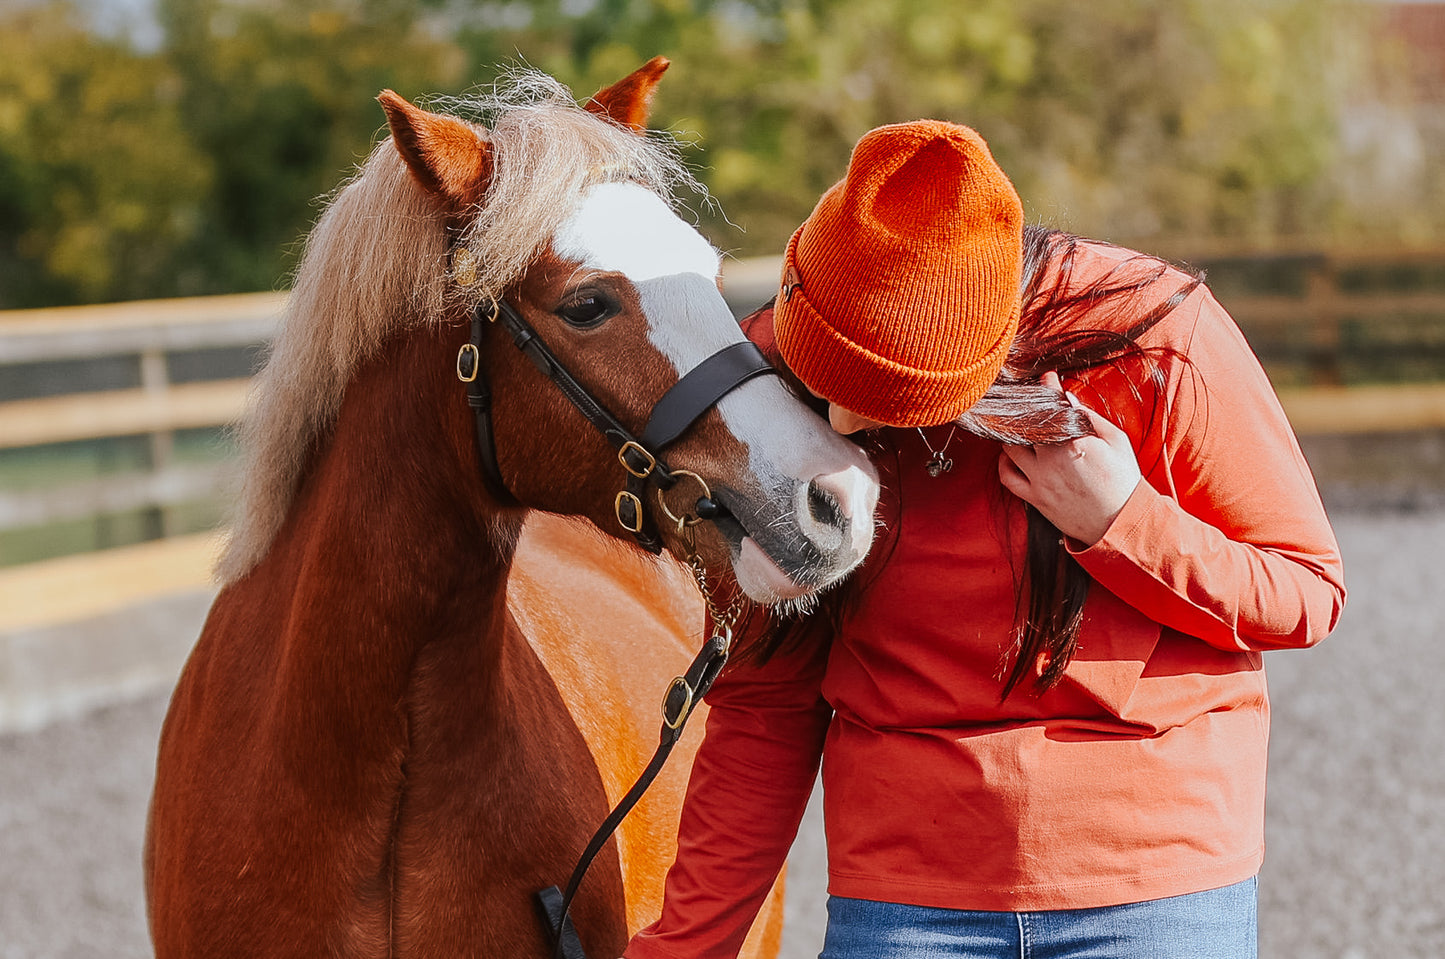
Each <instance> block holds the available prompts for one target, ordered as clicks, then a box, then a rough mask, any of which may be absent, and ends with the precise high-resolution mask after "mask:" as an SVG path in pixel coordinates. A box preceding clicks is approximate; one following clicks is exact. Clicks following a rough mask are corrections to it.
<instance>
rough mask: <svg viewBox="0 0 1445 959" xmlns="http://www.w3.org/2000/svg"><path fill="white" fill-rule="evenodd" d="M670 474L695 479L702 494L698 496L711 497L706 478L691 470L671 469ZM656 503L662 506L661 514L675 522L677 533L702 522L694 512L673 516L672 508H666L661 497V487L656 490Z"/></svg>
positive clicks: (665, 502) (702, 497)
mask: <svg viewBox="0 0 1445 959" xmlns="http://www.w3.org/2000/svg"><path fill="white" fill-rule="evenodd" d="M672 475H673V476H674V477H681V476H691V477H692V478H693V479H695V480H697V485H699V486H701V487H702V496H701V497H699V498H700V499H712V490H711V489H709V488H708V485H707V480H705V479H703V478H702V477H701V476H698V475H697V474H696V473H694V472H693V471H692V470H673V471H672ZM657 505H658V506H661V507H662V512H663V515H665V516H666V517H667V518H668V519H670V520H672V521H673V522H674V523H676V524H677V531H678V532H679V533H681V532H682V531H683V530H684V529H685V528H687V527H689V526H696V525H697V524H698V523H701V522H702V517H700V516H697V515H696V514H691V515H687V516H674V515H673V512H672V510H670V509H668V508H667V500H666V499H665V498H664V497H663V495H662V490H661V489H659V490H658V491H657Z"/></svg>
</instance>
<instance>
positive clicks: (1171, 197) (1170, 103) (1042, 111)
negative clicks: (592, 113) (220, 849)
mask: <svg viewBox="0 0 1445 959" xmlns="http://www.w3.org/2000/svg"><path fill="white" fill-rule="evenodd" d="M156 2H157V3H158V7H157V17H158V20H159V23H160V26H161V28H162V36H163V38H164V39H163V40H162V42H161V43H160V45H159V47H158V48H157V49H155V50H151V51H142V50H136V49H131V48H129V47H127V46H126V45H125V44H123V43H120V42H118V41H116V40H113V39H107V38H106V37H103V36H96V35H94V34H93V33H91V32H89V31H88V30H87V28H86V26H85V24H84V22H83V21H82V20H81V18H79V17H78V16H77V15H76V14H75V12H74V11H73V10H71V9H70V8H68V7H67V6H65V5H64V4H63V3H55V2H44V3H40V4H39V5H32V6H29V7H26V8H24V9H22V10H20V11H19V12H12V13H8V14H0V270H3V273H0V305H3V306H21V305H34V304H39V303H51V302H77V301H87V300H99V299H115V298H129V297H137V296H160V295H176V294H196V293H211V292H222V291H233V290H252V289H260V288H267V287H275V286H280V285H284V283H285V279H286V271H287V270H288V269H289V268H290V266H291V265H292V262H293V260H292V258H293V257H294V255H295V252H296V248H297V241H298V239H299V237H300V236H301V235H302V234H303V233H304V232H305V230H306V228H307V226H308V225H309V223H310V221H311V220H312V219H313V218H314V216H315V215H316V212H317V209H318V208H317V204H316V202H315V198H316V197H318V196H322V195H325V194H326V193H327V192H328V191H330V190H331V189H333V188H334V187H335V185H336V183H337V182H338V181H340V180H342V179H344V177H345V176H346V175H347V174H348V173H349V171H350V170H351V168H352V167H353V165H354V164H355V163H356V161H358V160H359V159H360V158H361V157H362V156H364V155H365V153H366V152H367V151H368V150H369V149H370V147H371V145H372V144H373V143H374V142H375V141H376V138H377V137H378V136H379V135H380V132H381V130H382V116H381V112H380V110H379V109H378V108H377V106H376V104H375V103H374V99H373V98H374V97H375V95H376V93H377V92H378V91H379V90H381V89H382V88H384V87H392V88H394V89H396V90H397V91H398V92H400V93H402V94H403V95H406V96H409V97H412V98H419V99H422V100H425V98H426V96H427V95H429V94H433V93H437V94H451V93H460V92H464V91H465V90H466V89H467V88H469V87H471V86H473V85H477V84H482V85H484V84H487V83H489V82H491V81H492V80H493V79H494V77H495V76H496V74H497V72H498V71H499V70H501V69H504V68H506V67H508V66H512V65H515V64H516V63H518V62H519V61H520V62H525V63H527V64H529V65H531V66H535V67H537V68H540V69H543V70H546V71H547V72H549V73H552V74H553V75H555V76H557V77H558V78H559V79H561V80H562V81H563V82H565V83H567V84H569V86H571V88H572V89H573V91H574V92H575V93H577V95H578V96H579V97H581V96H585V95H587V94H589V93H591V92H593V91H594V90H595V89H597V88H598V87H601V86H603V85H605V84H607V83H610V82H612V81H614V80H616V79H617V78H619V77H621V76H623V75H624V74H626V73H627V72H629V71H631V70H632V69H634V68H636V67H637V66H638V65H639V64H641V63H642V62H643V61H645V60H646V59H648V58H649V57H651V56H653V55H655V54H658V53H661V54H664V55H666V56H668V57H670V58H671V59H672V60H673V61H674V66H673V68H672V70H671V71H670V72H669V75H668V76H667V78H666V79H665V80H664V81H663V84H662V87H661V88H660V91H659V96H658V100H657V103H656V109H655V114H654V122H655V123H657V124H658V125H660V126H664V127H667V128H669V129H672V130H673V131H675V132H676V133H677V134H678V135H679V136H681V137H682V138H683V139H685V140H687V141H689V142H691V143H693V144H695V145H696V146H698V147H699V148H700V149H698V150H696V151H689V154H688V155H689V157H690V159H691V160H692V161H693V162H694V163H696V165H697V167H698V172H699V176H700V177H701V179H702V180H703V181H704V182H705V183H706V184H707V186H708V187H709V189H710V190H711V192H712V195H713V196H714V197H715V198H716V199H717V200H718V201H719V203H720V205H721V210H722V211H725V212H726V217H724V216H723V214H722V212H720V211H718V210H717V209H715V208H705V209H700V210H699V211H698V215H699V221H700V223H701V225H702V226H703V227H704V229H705V230H706V231H707V232H708V233H709V235H710V237H711V238H712V239H713V240H714V242H716V243H717V244H718V245H719V246H721V247H722V248H724V249H727V250H730V251H733V252H735V253H739V254H757V253H774V252H777V251H779V250H780V249H781V248H782V246H783V244H784V243H785V242H786V239H787V237H788V235H789V233H790V232H791V230H792V229H793V228H794V227H795V226H796V224H797V223H798V222H800V221H801V220H802V219H803V217H805V216H806V215H807V213H808V211H809V210H810V209H811V206H812V204H813V202H814V201H815V200H816V198H817V196H818V195H819V194H820V193H821V192H822V191H823V190H824V189H826V188H827V186H828V185H829V184H831V183H832V182H833V181H834V180H836V179H837V178H838V177H839V176H841V175H842V173H843V171H844V169H845V168H846V165H847V158H848V153H849V150H850V148H851V146H852V144H853V143H854V142H855V141H856V140H857V138H858V137H859V136H860V135H861V134H863V133H864V132H865V131H866V130H868V129H870V128H871V127H873V126H876V125H879V124H882V123H889V122H897V121H902V120H908V119H913V118H916V117H922V116H931V117H938V118H944V119H950V120H954V121H957V122H962V123H967V124H970V125H972V126H974V127H976V128H978V129H979V130H980V132H982V133H983V135H984V136H985V138H986V139H987V140H988V141H989V143H990V144H991V145H992V147H993V149H994V151H995V154H996V155H997V156H998V158H999V160H1000V162H1001V163H1002V165H1003V166H1004V168H1005V169H1006V170H1008V171H1009V173H1010V175H1011V176H1012V177H1013V178H1014V179H1015V181H1016V183H1017V185H1018V187H1019V191H1020V193H1021V194H1022V196H1023V197H1024V201H1025V206H1026V208H1027V209H1028V211H1029V213H1030V216H1031V217H1032V218H1033V219H1036V220H1042V221H1046V222H1052V223H1055V224H1057V225H1060V226H1064V227H1067V228H1070V229H1075V230H1078V231H1080V232H1084V233H1090V234H1093V235H1099V236H1107V237H1110V238H1114V239H1122V240H1127V241H1131V242H1143V241H1146V240H1147V239H1149V238H1163V239H1174V238H1180V237H1190V238H1199V237H1218V238H1226V239H1233V240H1246V241H1248V242H1250V243H1253V244H1260V243H1268V242H1271V241H1276V242H1277V241H1279V240H1280V239H1281V238H1289V237H1298V236H1311V237H1319V236H1323V235H1328V234H1338V233H1339V232H1340V231H1350V230H1355V231H1359V230H1375V231H1377V232H1378V231H1379V230H1380V229H1388V228H1389V226H1388V225H1386V226H1382V225H1381V224H1388V223H1391V222H1393V223H1394V224H1395V225H1396V226H1398V223H1399V222H1402V221H1400V220H1398V219H1397V220H1393V221H1391V220H1389V217H1387V216H1385V215H1384V214H1383V213H1382V212H1381V211H1378V210H1375V211H1371V210H1370V209H1369V204H1368V203H1356V208H1354V209H1346V208H1344V207H1343V206H1342V201H1341V199H1340V197H1341V193H1342V191H1341V190H1340V189H1339V185H1338V184H1337V183H1336V182H1335V181H1334V180H1333V179H1332V176H1333V175H1334V173H1335V171H1336V170H1337V169H1338V168H1339V167H1340V164H1341V158H1340V156H1339V152H1340V142H1341V137H1340V135H1339V130H1338V125H1339V122H1340V121H1339V117H1340V115H1341V110H1342V105H1344V104H1345V103H1346V102H1347V101H1349V100H1350V98H1351V97H1354V98H1355V99H1356V100H1358V93H1359V89H1360V86H1361V84H1362V83H1364V82H1365V80H1366V79H1367V78H1371V77H1372V76H1374V74H1372V73H1371V71H1372V70H1375V71H1378V68H1379V64H1378V63H1374V62H1372V61H1371V58H1370V54H1369V49H1368V48H1369V44H1370V41H1369V37H1370V36H1371V33H1370V30H1369V29H1368V23H1367V22H1366V20H1365V18H1366V17H1367V16H1368V14H1367V13H1366V12H1365V10H1364V8H1363V7H1362V6H1360V5H1358V4H1356V3H1350V2H1348V0H1093V2H1092V3H1090V4H1087V5H1081V4H1078V3H1077V2H1075V0H970V2H969V3H958V2H957V0H891V2H889V3H878V2H877V0H485V2H480V3H478V2H467V0H422V2H414V0H412V2H404V0H156ZM1417 199H1418V198H1417ZM1427 206H1428V204H1427ZM1414 207H1415V210H1416V213H1415V215H1416V219H1417V220H1419V214H1418V210H1419V207H1420V204H1419V203H1418V202H1417V203H1415V204H1414ZM1436 214H1438V211H1435V213H1432V214H1430V215H1436ZM1372 216H1373V217H1374V219H1373V220H1372V219H1371V217H1372ZM1442 219H1445V217H1440V216H1438V215H1436V219H1434V220H1431V219H1430V216H1429V215H1427V216H1426V217H1425V219H1424V220H1423V221H1421V222H1425V224H1426V227H1427V228H1438V227H1440V226H1442V225H1445V224H1442V223H1441V222H1438V221H1440V220H1442ZM1417 232H1418V231H1417Z"/></svg>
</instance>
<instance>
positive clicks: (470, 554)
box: [238, 327, 520, 703]
mask: <svg viewBox="0 0 1445 959" xmlns="http://www.w3.org/2000/svg"><path fill="white" fill-rule="evenodd" d="M459 339H460V333H459V332H458V331H456V330H449V329H446V328H434V327H423V328H422V329H420V330H418V331H416V332H415V333H413V334H411V335H409V336H406V337H401V338H397V339H393V340H392V341H390V342H388V343H387V344H385V345H384V346H383V347H382V348H381V350H380V351H379V353H378V355H376V356H375V357H373V358H372V359H371V360H370V361H368V362H367V363H365V364H363V366H362V367H361V368H360V369H359V370H358V372H357V375H356V377H355V378H354V380H353V382H352V383H351V384H350V385H349V386H348V387H347V391H346V395H345V397H344V399H343V401H342V404H341V409H340V412H339V414H338V416H337V419H336V422H335V426H334V428H333V430H332V431H331V434H330V435H329V436H328V437H326V438H325V439H324V440H323V441H322V442H321V444H320V445H319V448H318V449H317V450H316V451H315V452H314V454H313V456H312V461H311V463H310V464H309V466H308V468H307V470H306V472H305V474H304V476H303V479H302V481H301V484H300V488H299V489H298V491H297V494H296V497H295V500H294V501H293V503H292V505H291V510H290V513H289V515H288V518H287V520H286V522H285V524H284V525H283V527H282V529H281V530H280V532H279V534H278V535H277V537H276V540H275V541H274V542H273V544H272V547H271V549H270V551H269V553H268V554H267V556H266V557H265V558H264V559H263V560H262V562H261V563H260V564H259V565H258V567H257V569H256V570H255V571H254V572H253V574H252V575H251V576H248V577H247V578H246V579H247V580H254V581H257V582H258V583H263V584H265V585H264V586H262V587H261V588H262V589H263V590H264V593H265V595H268V596H270V597H273V599H271V600H270V602H272V603H276V604H279V605H281V606H283V607H287V608H286V609H284V610H277V611H276V612H275V614H276V615H278V616H279V617H280V618H279V620H278V622H277V623H276V626H277V628H278V629H279V630H280V631H281V632H282V634H283V635H282V640H281V641H282V643H283V646H284V647H285V650H286V654H287V655H290V656H296V657H300V658H301V659H306V658H309V657H311V656H318V657H324V658H326V659H327V660H328V662H326V663H324V664H317V665H322V666H324V667H325V668H324V669H323V670H322V671H321V673H320V675H323V676H325V675H330V676H336V675H337V673H338V671H339V670H344V671H346V673H347V676H346V679H347V681H348V682H350V683H351V684H352V687H351V688H352V689H353V690H355V691H358V692H359V691H360V690H361V689H365V688H367V687H375V688H373V690H372V691H373V692H374V693H376V694H377V695H379V696H380V697H381V698H382V699H383V700H385V701H389V702H391V703H395V702H396V701H397V700H396V699H395V698H393V697H394V696H395V695H397V694H398V693H400V692H401V691H402V688H403V687H404V685H405V683H406V682H407V677H408V674H409V672H410V670H411V668H412V666H413V665H414V663H415V662H416V659H417V657H418V655H419V653H420V651H421V649H422V647H424V646H425V645H426V644H428V643H430V642H433V641H435V640H436V639H437V638H439V637H443V636H446V635H450V634H454V633H456V632H457V631H459V630H461V629H463V627H462V626H461V625H459V623H458V620H459V618H464V617H466V616H470V615H472V613H473V611H485V615H487V616H495V617H501V616H504V615H505V602H504V598H503V593H504V590H505V588H506V577H507V571H508V568H509V566H510V562H511V556H512V551H513V549H514V545H515V531H514V530H513V527H515V526H518V525H519V523H520V518H519V514H516V515H511V516H507V515H504V514H502V513H500V511H498V510H496V509H495V508H491V507H489V506H488V505H487V502H486V494H485V492H484V491H483V489H482V484H481V481H480V478H479V476H478V474H477V467H476V464H475V459H474V453H473V450H472V439H471V433H470V430H471V427H470V423H469V421H468V412H467V407H466V403H465V401H464V399H463V393H462V389H461V387H460V385H459V384H458V383H457V381H456V378H455V376H454V375H453V374H452V371H451V370H452V362H451V357H452V356H453V355H454V353H455V349H456V345H457V344H456V342H453V341H457V340H459ZM509 533H510V535H509ZM245 582H246V581H243V582H242V583H240V584H238V585H244V584H245ZM280 597H287V598H286V599H280ZM500 628H501V624H500V622H497V623H486V624H484V623H478V622H475V621H473V622H471V623H470V624H469V626H468V627H466V629H467V631H468V632H470V633H471V634H472V638H473V641H474V642H477V641H482V640H483V639H484V638H485V636H486V635H495V634H497V633H499V632H500ZM293 665H294V666H296V669H295V671H294V672H292V671H290V670H287V672H288V673H290V674H291V675H293V676H295V677H298V678H299V677H309V676H313V675H316V674H314V673H309V672H308V671H307V669H306V664H303V663H299V662H298V663H294V664H293ZM383 687H384V688H383Z"/></svg>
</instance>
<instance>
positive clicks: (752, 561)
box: [733, 536, 816, 606]
mask: <svg viewBox="0 0 1445 959" xmlns="http://www.w3.org/2000/svg"><path fill="white" fill-rule="evenodd" d="M733 575H734V576H736V577H737V581H738V587H739V588H740V589H742V591H743V592H744V593H746V594H747V596H748V598H749V599H751V600H753V601H754V602H757V603H762V604H764V605H767V606H774V605H777V604H779V603H788V602H791V601H793V600H798V599H803V598H804V597H807V596H811V595H812V594H813V593H814V592H815V591H816V588H815V587H812V586H804V585H803V584H801V583H798V582H796V581H794V580H793V578H792V577H791V576H789V575H788V574H787V573H785V572H783V570H782V568H781V567H780V566H778V564H777V563H775V562H773V558H772V557H771V556H769V555H768V554H767V553H766V552H764V551H763V548H762V547H761V546H759V545H758V544H757V541H756V540H754V539H753V538H752V537H751V536H747V537H744V538H743V541H742V544H741V546H740V547H739V548H738V552H737V559H736V560H735V561H734V562H733Z"/></svg>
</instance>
